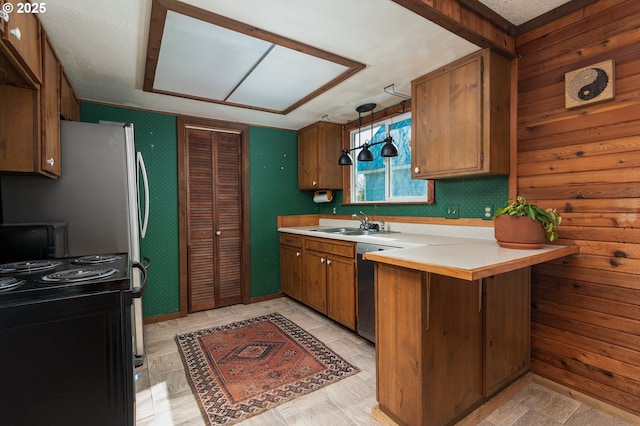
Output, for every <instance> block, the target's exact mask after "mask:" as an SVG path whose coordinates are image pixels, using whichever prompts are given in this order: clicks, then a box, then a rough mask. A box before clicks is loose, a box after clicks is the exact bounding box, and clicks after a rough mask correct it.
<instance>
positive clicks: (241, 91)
mask: <svg viewBox="0 0 640 426" xmlns="http://www.w3.org/2000/svg"><path fill="white" fill-rule="evenodd" d="M347 70H348V68H347V67H346V66H343V65H340V64H336V63H334V62H330V61H325V60H323V59H320V58H317V57H315V56H311V55H307V54H304V53H301V52H298V51H296V50H292V49H288V48H286V47H282V46H275V47H274V48H273V50H272V51H271V52H269V54H268V55H267V56H266V57H265V58H264V59H263V60H262V62H260V63H259V64H258V65H257V66H256V68H255V69H254V70H253V71H252V72H251V74H249V75H248V76H247V78H246V80H245V81H243V82H242V84H241V85H240V86H239V87H238V88H237V89H236V90H235V91H234V92H233V94H232V95H231V96H230V97H229V99H228V100H229V101H230V102H233V103H239V104H244V105H254V106H257V107H262V108H269V109H274V110H284V109H286V108H287V107H289V106H291V105H292V104H294V103H295V102H297V101H298V100H299V99H302V98H304V97H305V96H307V95H308V94H309V93H311V92H313V91H315V90H317V89H319V88H321V87H322V86H324V85H325V84H327V83H329V82H330V81H331V80H333V79H334V78H336V77H338V76H340V75H341V74H342V73H344V72H345V71H347Z"/></svg>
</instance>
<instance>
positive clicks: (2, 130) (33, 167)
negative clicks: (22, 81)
mask: <svg viewBox="0 0 640 426" xmlns="http://www.w3.org/2000/svg"><path fill="white" fill-rule="evenodd" d="M39 121H40V95H39V93H38V92H37V91H36V90H33V89H28V88H23V87H14V86H4V85H0V141H2V142H1V143H2V149H0V170H1V171H5V172H20V173H27V172H34V171H37V170H38V162H39V155H38V150H37V147H38V146H39V143H40V132H39V130H40V127H39V126H38V123H39Z"/></svg>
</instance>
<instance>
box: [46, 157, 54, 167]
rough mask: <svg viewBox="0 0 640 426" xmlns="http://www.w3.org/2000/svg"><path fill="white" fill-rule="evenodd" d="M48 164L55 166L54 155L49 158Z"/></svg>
mask: <svg viewBox="0 0 640 426" xmlns="http://www.w3.org/2000/svg"><path fill="white" fill-rule="evenodd" d="M47 164H48V165H50V166H53V165H54V164H55V160H54V159H53V157H52V158H49V159H48V160H47Z"/></svg>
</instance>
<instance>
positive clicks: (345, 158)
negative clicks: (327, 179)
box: [338, 148, 353, 166]
mask: <svg viewBox="0 0 640 426" xmlns="http://www.w3.org/2000/svg"><path fill="white" fill-rule="evenodd" d="M338 164H339V165H341V166H351V165H353V161H352V160H351V156H350V155H349V149H347V148H344V149H343V150H342V155H341V156H340V158H339V159H338Z"/></svg>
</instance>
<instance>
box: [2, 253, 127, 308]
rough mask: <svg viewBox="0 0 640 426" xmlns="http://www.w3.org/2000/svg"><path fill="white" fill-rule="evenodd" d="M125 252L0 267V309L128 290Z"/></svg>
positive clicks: (27, 262) (21, 262)
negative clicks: (21, 304)
mask: <svg viewBox="0 0 640 426" xmlns="http://www.w3.org/2000/svg"><path fill="white" fill-rule="evenodd" d="M129 271H130V267H129V260H128V256H127V254H126V253H118V254H105V255H91V256H82V257H74V258H65V259H40V260H25V261H19V262H10V263H2V264H0V306H6V305H8V304H14V303H20V302H25V301H35V300H45V299H55V298H66V297H73V296H79V295H84V294H89V293H96V292H104V291H114V290H125V291H126V290H130V285H131V280H130V279H129V275H130V273H129Z"/></svg>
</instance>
